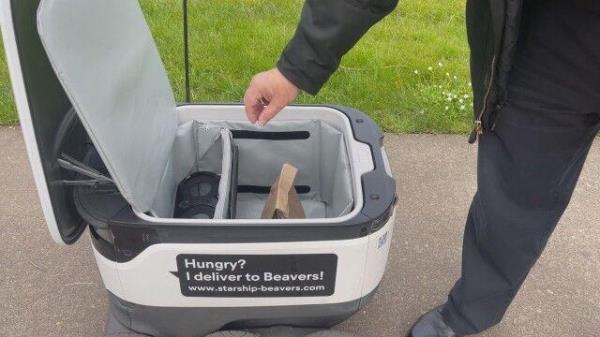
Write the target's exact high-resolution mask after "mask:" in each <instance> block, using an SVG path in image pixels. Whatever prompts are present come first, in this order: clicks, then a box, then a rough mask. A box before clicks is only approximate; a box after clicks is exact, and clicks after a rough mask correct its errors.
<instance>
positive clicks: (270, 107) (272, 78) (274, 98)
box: [244, 68, 300, 126]
mask: <svg viewBox="0 0 600 337" xmlns="http://www.w3.org/2000/svg"><path fill="white" fill-rule="evenodd" d="M299 92H300V90H299V89H298V88H297V87H296V86H295V85H294V84H292V82H290V81H288V79H287V78H285V76H283V74H281V72H280V71H279V70H278V69H277V68H274V69H271V70H268V71H265V72H262V73H259V74H256V75H255V76H254V78H252V81H251V82H250V85H249V86H248V89H247V90H246V95H245V96H244V104H245V105H246V116H247V117H248V120H249V121H250V122H251V123H253V124H258V125H260V126H264V125H265V124H267V123H268V122H269V121H270V120H271V119H272V118H273V117H275V115H277V113H279V111H281V109H283V108H285V107H286V106H287V105H288V104H290V103H292V102H293V101H294V100H295V99H296V97H297V96H298V93H299Z"/></svg>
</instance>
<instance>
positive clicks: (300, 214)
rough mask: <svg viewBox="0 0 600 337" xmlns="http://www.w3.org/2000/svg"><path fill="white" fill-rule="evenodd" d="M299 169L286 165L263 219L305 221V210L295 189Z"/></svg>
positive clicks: (263, 213) (276, 181)
mask: <svg viewBox="0 0 600 337" xmlns="http://www.w3.org/2000/svg"><path fill="white" fill-rule="evenodd" d="M297 174H298V169H297V168H295V167H294V166H292V165H290V164H284V165H283V167H282V168H281V173H280V174H279V177H278V178H277V180H275V183H274V184H273V186H271V193H270V194H269V198H268V199H267V203H266V204H265V208H264V209H263V212H262V218H263V219H304V218H305V217H306V215H305V214H304V208H303V207H302V204H301V203H300V198H298V193H296V189H295V188H294V180H296V175H297Z"/></svg>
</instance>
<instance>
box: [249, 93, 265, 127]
mask: <svg viewBox="0 0 600 337" xmlns="http://www.w3.org/2000/svg"><path fill="white" fill-rule="evenodd" d="M244 106H245V107H246V117H247V118H248V120H249V121H250V123H253V124H254V123H256V122H257V121H258V116H259V115H260V113H261V112H262V110H263V104H262V97H261V95H260V93H259V92H258V90H256V89H255V88H254V86H252V85H250V87H249V88H248V90H247V91H246V95H244Z"/></svg>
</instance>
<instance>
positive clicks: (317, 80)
mask: <svg viewBox="0 0 600 337" xmlns="http://www.w3.org/2000/svg"><path fill="white" fill-rule="evenodd" d="M277 69H279V71H280V72H281V73H282V74H283V76H285V78H286V79H287V80H288V81H290V82H292V84H294V85H295V86H296V87H298V88H299V89H301V90H302V91H304V92H307V93H309V94H311V95H313V96H314V95H316V94H317V93H318V92H319V90H321V88H322V87H323V85H324V84H325V82H327V80H328V79H329V74H323V75H324V76H310V75H308V74H307V72H306V71H304V70H303V69H302V67H299V66H296V65H295V64H294V63H293V61H291V60H290V59H289V58H288V57H287V56H286V54H285V52H284V53H283V54H282V55H281V57H280V58H279V61H278V62H277Z"/></svg>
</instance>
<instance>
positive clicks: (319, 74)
mask: <svg viewBox="0 0 600 337" xmlns="http://www.w3.org/2000/svg"><path fill="white" fill-rule="evenodd" d="M397 3H398V0H306V2H305V4H304V9H303V10H302V17H301V19H300V24H299V25H298V28H297V30H296V34H295V35H294V37H293V38H292V40H291V41H290V42H289V43H288V45H287V47H286V48H285V50H284V51H283V53H282V55H281V57H280V59H279V62H278V63H277V68H278V69H279V71H281V73H282V74H283V75H284V76H285V77H286V78H287V79H288V80H289V81H291V82H292V83H294V85H296V86H297V87H298V88H300V89H302V90H304V91H306V92H308V93H310V94H313V95H314V94H316V93H317V92H318V91H319V90H320V89H321V87H322V86H323V84H325V82H327V80H328V79H329V77H330V76H331V74H332V73H333V72H335V70H336V69H337V68H338V66H339V64H340V60H341V58H342V56H344V54H346V53H347V52H348V51H349V50H350V49H351V48H352V47H353V46H354V45H355V44H356V43H357V42H358V40H359V39H360V38H361V37H362V36H363V35H364V34H365V33H366V32H367V31H368V30H369V28H371V26H373V25H374V24H375V23H377V22H378V21H379V20H381V19H383V18H384V17H385V16H386V15H387V14H389V13H390V12H391V11H392V10H394V8H395V7H396V5H397Z"/></svg>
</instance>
